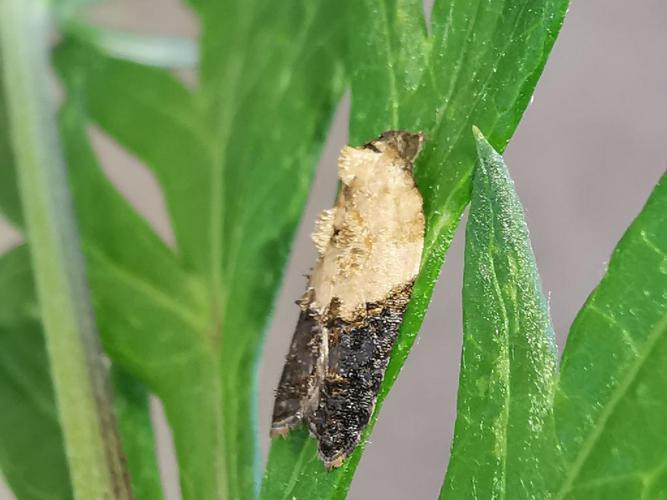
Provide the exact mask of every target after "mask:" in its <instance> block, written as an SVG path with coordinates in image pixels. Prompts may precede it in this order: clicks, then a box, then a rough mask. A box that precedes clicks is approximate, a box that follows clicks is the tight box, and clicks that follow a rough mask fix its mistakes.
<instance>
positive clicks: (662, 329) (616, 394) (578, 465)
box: [554, 314, 667, 500]
mask: <svg viewBox="0 0 667 500" xmlns="http://www.w3.org/2000/svg"><path fill="white" fill-rule="evenodd" d="M666 332H667V314H663V316H662V318H661V319H660V320H658V322H657V323H656V324H655V327H654V328H653V329H652V331H651V333H649V335H648V337H647V339H646V342H645V343H644V348H643V349H642V350H641V351H640V355H639V357H637V358H636V359H635V360H634V361H633V362H632V363H631V365H630V369H629V370H628V371H627V372H626V375H625V377H624V378H623V380H622V381H621V383H620V384H618V385H617V386H616V388H615V389H614V391H613V392H612V394H611V397H610V398H609V399H608V403H607V405H606V406H605V407H604V409H603V411H602V412H601V413H600V416H599V417H598V419H597V420H596V425H595V427H594V428H593V431H592V432H591V433H590V434H589V435H588V438H587V439H586V440H585V441H584V443H583V445H582V446H581V448H580V449H579V453H578V454H577V457H576V459H575V460H574V462H571V464H572V466H571V467H570V468H569V470H568V473H567V475H566V477H565V480H564V481H563V482H562V483H561V487H560V489H559V490H558V492H557V493H556V496H555V497H554V500H562V499H564V498H565V496H566V495H567V494H568V493H569V492H570V491H571V490H572V487H573V485H574V482H575V480H576V479H577V477H578V476H579V473H580V472H581V470H582V469H583V466H584V464H585V462H586V460H587V459H588V457H589V455H590V454H591V452H592V451H593V449H594V448H595V445H596V444H597V442H598V440H599V439H600V437H601V436H602V433H603V432H604V430H605V428H606V424H607V421H608V420H609V419H610V418H611V416H612V415H613V413H614V411H615V410H616V407H617V406H618V405H619V404H620V403H621V401H622V400H623V397H624V396H625V395H626V393H627V392H628V390H629V389H630V387H631V386H632V384H633V382H634V381H635V379H636V377H637V375H638V374H639V371H640V370H641V369H642V367H643V366H644V362H645V361H647V360H648V358H649V357H650V356H651V354H653V350H654V348H655V347H656V346H657V345H658V341H659V340H660V338H661V336H662V335H663V334H665V333H666Z"/></svg>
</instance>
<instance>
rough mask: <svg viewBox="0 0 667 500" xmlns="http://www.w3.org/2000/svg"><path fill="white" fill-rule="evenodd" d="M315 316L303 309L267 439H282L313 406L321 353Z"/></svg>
mask: <svg viewBox="0 0 667 500" xmlns="http://www.w3.org/2000/svg"><path fill="white" fill-rule="evenodd" d="M322 344H323V332H322V328H321V327H320V323H319V321H318V318H317V314H316V313H315V312H314V311H312V310H310V309H305V310H302V311H301V315H300V316H299V321H298V323H297V325H296V330H295V331H294V336H293V337H292V344H291V345H290V349H289V353H288V354H287V359H286V361H285V366H284V368H283V373H282V376H281V377H280V383H279V384H278V389H277V390H276V400H275V403H274V406H273V419H272V423H271V437H275V436H285V435H287V433H288V432H289V431H290V430H291V429H293V428H294V427H296V426H298V425H299V424H300V423H301V421H302V420H303V419H304V418H306V417H307V416H308V414H310V412H311V411H312V410H313V409H314V408H315V406H316V405H317V399H318V393H319V386H320V381H321V379H322V376H323V372H324V368H323V364H324V356H325V352H324V351H325V349H323V346H322Z"/></svg>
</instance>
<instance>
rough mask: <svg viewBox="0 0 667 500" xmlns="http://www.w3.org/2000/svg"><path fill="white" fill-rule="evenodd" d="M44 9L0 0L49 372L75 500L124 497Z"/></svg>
mask: <svg viewBox="0 0 667 500" xmlns="http://www.w3.org/2000/svg"><path fill="white" fill-rule="evenodd" d="M49 14H50V11H49V5H48V3H47V2H45V1H44V0H0V43H1V45H0V48H1V50H2V52H1V55H2V64H3V73H4V81H3V82H2V83H3V86H4V91H5V93H6V97H7V102H8V107H9V123H10V133H11V137H12V144H13V147H14V150H15V156H16V163H17V170H18V177H19V188H20V193H21V201H22V205H23V211H24V215H25V221H26V234H27V239H28V242H29V244H30V251H31V258H32V265H33V268H34V272H35V277H36V278H35V281H36V287H37V293H38V297H39V304H40V311H41V316H42V321H43V324H44V329H45V333H46V341H47V348H48V352H49V360H50V364H51V373H52V377H53V382H54V386H55V392H56V398H57V401H58V411H59V416H60V421H61V424H62V428H63V433H64V437H65V448H66V452H67V459H68V462H69V469H70V475H71V480H72V488H73V490H74V493H75V497H76V498H77V500H92V499H94V500H97V499H110V500H111V499H114V500H115V499H129V498H131V497H132V494H131V491H130V486H129V481H128V475H127V473H126V470H125V466H124V459H123V454H122V450H121V445H120V440H119V438H118V434H117V432H116V427H115V420H114V416H113V412H112V406H111V396H110V390H109V382H108V378H107V370H106V368H105V365H104V363H103V359H102V354H101V350H100V347H99V341H98V338H97V334H96V331H95V321H94V318H93V315H92V309H91V306H90V298H89V294H88V288H87V284H86V280H85V273H84V264H83V259H82V256H81V253H80V249H79V239H78V234H77V231H76V226H75V223H74V215H73V210H72V203H71V199H70V193H69V188H68V183H67V176H66V171H65V163H64V160H63V155H62V152H61V148H60V144H59V141H58V132H57V128H56V121H55V117H54V113H53V108H52V104H51V99H50V95H49V90H50V88H49V57H48V56H49V43H48V35H49V19H50V18H49Z"/></svg>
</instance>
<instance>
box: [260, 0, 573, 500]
mask: <svg viewBox="0 0 667 500" xmlns="http://www.w3.org/2000/svg"><path fill="white" fill-rule="evenodd" d="M567 7H568V1H567V0H539V1H535V0H520V1H509V0H475V1H470V0H455V1H451V0H437V1H436V3H435V6H434V8H433V14H432V26H431V36H430V37H427V36H426V30H425V28H424V25H425V23H424V20H423V15H422V7H421V2H418V1H416V0H359V1H354V2H350V4H349V13H348V16H349V23H348V25H349V32H348V38H349V50H350V52H349V54H348V59H347V61H348V72H349V74H350V78H351V84H352V109H351V119H350V137H351V142H352V143H353V144H362V143H364V142H366V141H367V140H369V139H371V138H373V137H375V136H377V135H378V134H380V133H381V132H383V131H385V130H389V129H395V128H399V129H405V130H413V131H416V130H421V131H423V132H424V133H425V134H426V138H427V141H426V145H425V150H424V151H423V153H422V155H421V156H420V158H418V160H417V165H416V167H415V176H416V179H417V184H418V187H419V189H420V191H421V193H422V195H423V198H424V209H425V215H426V218H427V234H426V242H425V248H424V257H423V260H422V269H421V272H420V275H419V277H418V278H417V281H416V283H415V286H414V289H413V294H412V301H411V303H410V305H409V306H408V311H407V313H406V316H405V318H404V321H403V327H402V330H401V334H400V335H399V338H398V340H397V345H396V347H395V348H394V352H393V354H392V358H391V361H390V363H389V366H388V368H387V372H386V375H385V380H384V382H383V384H382V387H381V389H380V395H379V397H378V402H377V405H376V407H375V412H374V415H373V417H372V419H371V424H370V425H369V426H368V428H367V430H366V432H365V435H364V439H366V438H368V436H369V435H370V432H371V430H372V427H373V423H374V422H375V418H377V415H378V412H379V411H380V409H381V407H382V401H383V400H384V398H385V397H386V395H387V393H388V392H389V389H390V388H391V386H392V384H393V383H394V381H395V380H396V377H397V376H398V373H399V371H400V368H401V366H402V365H403V363H404V362H405V359H406V357H407V355H408V353H409V350H410V347H411V346H412V344H413V342H414V340H415V337H416V335H417V332H418V331H419V327H420V325H421V322H422V319H423V317H424V314H425V312H426V308H427V306H428V302H429V300H430V296H431V292H432V290H433V286H434V284H435V281H436V280H437V277H438V273H439V271H440V267H441V265H442V262H443V259H444V255H445V252H446V250H447V248H448V246H449V243H450V241H451V238H452V235H453V234H454V230H455V229H456V226H457V224H458V221H459V220H460V217H461V214H462V213H463V209H464V208H465V205H466V204H467V202H468V200H469V195H470V179H471V173H472V169H473V166H474V164H475V159H476V150H475V144H474V141H473V139H472V136H471V134H470V128H471V127H472V125H474V124H477V125H478V126H480V127H481V128H482V129H484V130H485V131H486V132H487V133H488V134H489V139H490V142H491V144H493V145H494V146H495V147H496V148H497V149H498V150H501V151H502V149H503V148H504V147H505V145H506V144H507V142H508V141H509V139H510V137H511V135H512V133H513V132H514V129H515V128H516V126H517V124H518V122H519V119H520V118H521V115H522V114H523V111H524V110H525V107H526V105H527V104H528V102H529V100H530V96H531V94H532V92H533V89H534V87H535V84H536V83H537V79H538V78H539V76H540V74H541V71H542V68H543V67H544V64H545V62H546V59H547V57H548V55H549V52H550V50H551V47H552V45H553V43H554V41H555V38H556V36H557V34H558V30H559V29H560V26H561V23H562V21H563V17H564V15H565V11H566V10H567ZM314 450H315V447H314V446H312V443H311V442H310V440H304V439H303V436H302V435H301V434H300V433H294V435H293V436H290V437H288V438H287V439H285V440H274V441H273V443H272V447H271V451H270V455H269V463H268V466H267V472H268V476H267V478H266V479H265V482H264V485H263V490H262V495H263V497H264V498H274V497H275V496H276V495H281V496H283V495H284V496H285V497H286V498H291V497H294V498H298V499H301V498H311V497H312V495H313V492H314V491H317V492H318V498H343V497H344V496H345V494H346V492H347V489H348V488H349V485H350V482H351V480H352V476H353V474H354V470H355V469H356V466H357V464H358V462H359V459H360V458H361V453H362V451H363V444H362V445H360V446H359V447H358V448H357V450H356V452H355V453H354V454H353V455H352V456H351V457H350V459H349V460H348V462H347V463H346V464H345V465H344V466H343V467H341V468H340V469H337V470H336V471H333V472H326V471H325V470H324V467H323V466H322V464H321V463H320V462H319V461H318V459H317V457H316V454H315V452H314ZM288 463H289V464H292V467H291V468H290V467H288V466H286V465H285V464H288Z"/></svg>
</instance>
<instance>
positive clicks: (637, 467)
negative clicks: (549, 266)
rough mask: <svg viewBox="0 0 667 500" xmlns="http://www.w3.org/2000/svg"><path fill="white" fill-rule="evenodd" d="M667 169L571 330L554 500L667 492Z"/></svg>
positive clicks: (559, 408) (559, 405) (560, 397)
mask: <svg viewBox="0 0 667 500" xmlns="http://www.w3.org/2000/svg"><path fill="white" fill-rule="evenodd" d="M666 394H667V176H665V175H663V177H662V179H660V181H659V183H658V185H657V186H656V187H655V189H654V191H653V193H652V194H651V197H650V198H649V200H648V202H647V203H646V205H645V206H644V209H643V210H642V211H641V213H640V214H639V216H638V217H637V218H636V219H635V221H634V222H633V223H632V225H631V226H630V227H629V228H628V230H627V231H626V233H625V235H624V236H623V238H622V239H621V241H620V243H619V244H618V246H617V247H616V249H615V250H614V253H613V255H612V257H611V260H610V261H609V267H608V270H607V274H606V275H605V276H604V278H603V279H602V281H601V282H600V284H599V285H598V287H597V288H596V289H595V290H594V291H593V293H592V294H591V296H590V297H589V298H588V300H587V301H586V304H585V305H584V307H583V308H582V309H581V311H580V312H579V314H578V315H577V318H576V319H575V321H574V323H573V324H572V328H571V330H570V334H569V337H568V341H567V345H566V347H565V351H564V353H563V359H562V363H561V373H560V383H559V387H558V393H557V398H556V405H555V418H556V429H557V431H558V438H559V440H560V445H561V446H560V448H561V450H562V456H559V458H560V461H561V464H562V465H561V466H560V467H558V468H557V469H552V470H551V471H550V478H552V483H551V488H550V489H551V490H552V494H553V496H552V498H554V499H565V498H567V499H579V498H581V499H587V500H590V499H594V498H595V499H597V498H599V499H603V498H624V499H639V498H664V496H665V492H667V467H666V464H667V451H666V450H667V435H666V433H665V422H667V397H666V396H665V395H666Z"/></svg>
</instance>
